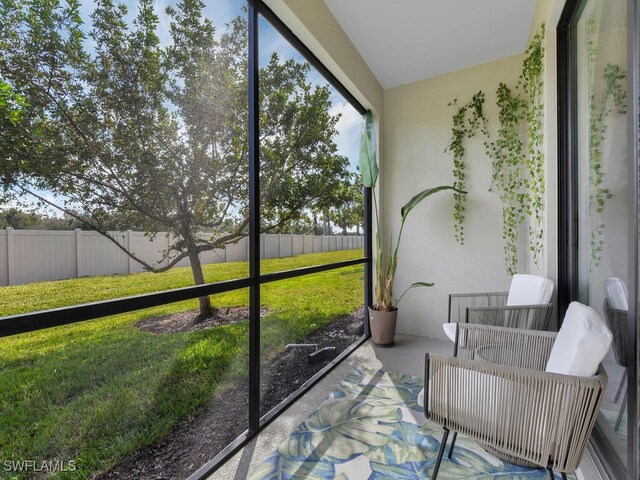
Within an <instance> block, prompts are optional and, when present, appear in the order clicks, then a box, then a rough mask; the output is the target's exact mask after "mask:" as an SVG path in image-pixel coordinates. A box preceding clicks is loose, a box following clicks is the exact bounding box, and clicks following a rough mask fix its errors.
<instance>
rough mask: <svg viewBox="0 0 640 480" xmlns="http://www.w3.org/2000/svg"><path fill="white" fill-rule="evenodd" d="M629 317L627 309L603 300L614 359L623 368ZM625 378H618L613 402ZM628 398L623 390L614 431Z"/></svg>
mask: <svg viewBox="0 0 640 480" xmlns="http://www.w3.org/2000/svg"><path fill="white" fill-rule="evenodd" d="M628 317H629V312H628V311H627V310H620V309H617V308H613V307H611V306H610V305H609V301H608V299H606V298H605V300H604V318H605V320H606V321H607V326H608V327H609V329H610V330H611V333H612V334H613V343H612V346H613V355H614V357H615V359H616V362H617V363H618V365H620V366H621V367H623V368H624V369H625V370H626V368H627V366H628V355H627V344H628V343H627V342H628V339H629V333H628V332H629V327H628V325H627V321H628ZM626 379H627V376H626V375H622V379H621V380H620V385H618V390H617V392H616V396H615V398H614V399H613V401H614V402H617V401H618V399H619V398H620V393H621V392H622V387H623V386H624V384H625V381H626ZM627 400H628V392H625V394H624V398H623V400H622V404H621V405H620V413H618V419H617V420H616V425H615V431H616V432H617V431H618V429H619V428H620V423H621V422H622V416H623V415H624V412H625V409H626V407H627Z"/></svg>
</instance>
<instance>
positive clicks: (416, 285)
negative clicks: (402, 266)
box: [396, 282, 435, 307]
mask: <svg viewBox="0 0 640 480" xmlns="http://www.w3.org/2000/svg"><path fill="white" fill-rule="evenodd" d="M434 285H435V283H430V282H415V283H412V284H411V285H409V286H408V287H407V289H406V290H405V291H404V292H402V295H400V298H398V301H397V302H396V307H397V306H398V304H399V303H400V300H402V297H404V294H405V293H407V292H408V291H409V290H411V289H412V288H416V287H433V286H434Z"/></svg>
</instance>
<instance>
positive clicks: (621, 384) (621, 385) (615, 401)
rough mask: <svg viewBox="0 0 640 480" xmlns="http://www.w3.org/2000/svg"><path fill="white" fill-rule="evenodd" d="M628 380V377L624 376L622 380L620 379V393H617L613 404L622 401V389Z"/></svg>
mask: <svg viewBox="0 0 640 480" xmlns="http://www.w3.org/2000/svg"><path fill="white" fill-rule="evenodd" d="M626 379H627V376H626V375H622V378H621V379H620V385H618V391H617V392H616V396H615V398H614V399H613V403H618V400H619V399H620V394H621V393H622V387H624V384H625V380H626Z"/></svg>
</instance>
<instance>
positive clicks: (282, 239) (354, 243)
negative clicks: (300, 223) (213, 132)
mask: <svg viewBox="0 0 640 480" xmlns="http://www.w3.org/2000/svg"><path fill="white" fill-rule="evenodd" d="M116 238H117V239H118V241H119V242H120V243H121V245H123V246H125V247H126V248H127V249H128V250H130V251H132V252H133V253H134V254H135V255H136V256H137V257H139V258H140V259H142V260H143V261H145V262H147V263H149V264H150V265H158V266H162V265H166V264H167V263H168V260H165V261H164V262H161V259H162V251H163V250H166V249H167V248H168V246H169V244H170V243H171V239H170V238H169V237H168V236H167V235H166V234H165V233H158V234H157V235H156V237H155V238H154V239H153V240H152V239H150V238H149V237H148V236H145V235H144V233H143V232H133V231H130V230H129V231H126V232H119V233H117V234H116ZM260 240H261V242H260V252H261V256H262V258H281V257H290V256H292V255H303V254H307V253H316V252H333V251H336V250H353V249H358V248H363V246H364V237H362V236H355V235H353V236H349V235H347V236H342V235H340V236H338V235H335V236H334V235H331V236H327V235H322V236H319V235H285V234H262V235H261V236H260ZM248 255H249V241H248V239H247V238H242V239H241V240H240V241H238V243H236V244H233V245H228V246H227V247H226V248H223V249H219V250H214V251H211V252H204V253H202V254H201V255H200V258H201V260H202V263H205V264H208V263H224V262H241V261H246V260H248ZM158 262H161V263H158ZM176 266H177V267H186V266H189V260H188V259H186V258H185V259H183V260H181V261H180V262H179V263H178V264H177V265H176ZM142 271H144V269H143V267H142V265H140V264H139V263H138V262H136V261H135V260H133V259H132V258H131V257H129V256H128V255H127V254H125V253H124V252H123V251H122V250H120V249H119V248H118V247H117V246H116V245H114V244H113V243H112V242H111V241H109V240H107V239H106V238H105V237H103V236H102V235H100V234H99V233H97V232H87V231H81V230H74V231H56V230H14V229H13V228H10V227H9V228H7V229H6V230H4V229H2V230H0V285H1V286H4V285H21V284H25V283H31V282H41V281H47V280H60V279H63V278H74V277H83V276H92V275H113V274H118V273H120V274H122V273H137V272H142Z"/></svg>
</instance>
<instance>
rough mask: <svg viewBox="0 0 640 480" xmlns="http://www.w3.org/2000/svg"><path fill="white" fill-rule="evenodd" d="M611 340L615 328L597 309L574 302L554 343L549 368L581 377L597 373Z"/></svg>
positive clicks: (549, 370)
mask: <svg viewBox="0 0 640 480" xmlns="http://www.w3.org/2000/svg"><path fill="white" fill-rule="evenodd" d="M611 339H612V335H611V331H609V328H607V325H606V324H605V323H604V320H602V317H600V315H598V314H597V312H596V311H595V310H594V309H593V308H591V307H587V306H586V305H583V304H581V303H578V302H572V303H571V305H569V309H568V310H567V314H566V315H565V316H564V322H563V323H562V327H561V328H560V331H559V332H558V336H557V337H556V341H555V342H554V343H553V348H552V349H551V355H550V356H549V361H548V362H547V368H546V371H547V372H551V373H562V374H565V375H574V376H578V377H590V376H591V375H595V373H596V371H597V370H598V365H600V362H601V361H602V359H603V358H604V356H605V355H606V354H607V351H608V350H609V346H610V345H611Z"/></svg>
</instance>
